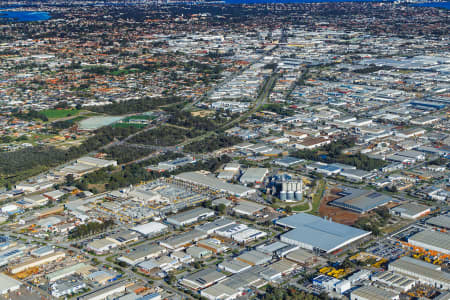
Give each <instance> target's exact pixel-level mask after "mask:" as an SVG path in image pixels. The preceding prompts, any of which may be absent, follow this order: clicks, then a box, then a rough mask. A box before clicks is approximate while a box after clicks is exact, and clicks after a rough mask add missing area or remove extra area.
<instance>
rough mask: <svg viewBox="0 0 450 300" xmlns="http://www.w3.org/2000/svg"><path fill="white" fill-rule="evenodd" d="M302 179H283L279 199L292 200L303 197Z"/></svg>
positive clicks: (299, 199) (298, 199)
mask: <svg viewBox="0 0 450 300" xmlns="http://www.w3.org/2000/svg"><path fill="white" fill-rule="evenodd" d="M302 195H303V181H301V180H299V181H284V182H282V183H281V191H280V200H281V201H287V202H293V201H301V200H302V199H303V196H302Z"/></svg>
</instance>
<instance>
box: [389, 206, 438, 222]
mask: <svg viewBox="0 0 450 300" xmlns="http://www.w3.org/2000/svg"><path fill="white" fill-rule="evenodd" d="M430 212H431V208H430V207H429V206H426V205H422V204H417V203H405V204H401V205H399V206H396V207H394V208H391V214H392V215H394V216H399V217H401V218H405V219H412V220H414V219H418V218H420V217H423V216H425V215H427V214H429V213H430Z"/></svg>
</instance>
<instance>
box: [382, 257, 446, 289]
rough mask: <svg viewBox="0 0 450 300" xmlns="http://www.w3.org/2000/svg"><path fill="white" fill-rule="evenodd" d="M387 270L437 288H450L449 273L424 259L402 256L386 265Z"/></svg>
mask: <svg viewBox="0 0 450 300" xmlns="http://www.w3.org/2000/svg"><path fill="white" fill-rule="evenodd" d="M388 270H389V271H392V272H394V273H399V274H403V275H405V276H407V277H410V278H412V279H415V280H417V281H419V282H420V283H422V284H427V285H432V286H434V287H436V288H439V289H444V290H448V289H450V274H449V273H446V272H443V271H441V267H440V266H438V265H433V264H430V263H427V262H425V261H421V260H418V259H414V258H412V257H407V256H403V257H401V258H399V259H397V260H396V261H394V262H391V263H390V264H389V267H388Z"/></svg>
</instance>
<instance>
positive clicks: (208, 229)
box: [196, 217, 235, 234]
mask: <svg viewBox="0 0 450 300" xmlns="http://www.w3.org/2000/svg"><path fill="white" fill-rule="evenodd" d="M233 224H235V222H234V221H233V220H231V219H228V218H223V217H222V218H220V219H218V220H215V221H213V222H208V223H205V224H202V225H199V226H197V227H196V229H197V230H200V231H203V232H205V233H207V234H213V233H214V232H215V231H216V230H220V229H222V228H224V227H227V226H229V225H233Z"/></svg>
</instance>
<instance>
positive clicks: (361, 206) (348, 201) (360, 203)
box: [330, 187, 393, 212]
mask: <svg viewBox="0 0 450 300" xmlns="http://www.w3.org/2000/svg"><path fill="white" fill-rule="evenodd" d="M339 195H342V196H343V197H341V198H339V199H336V200H333V201H332V202H330V203H331V204H332V205H335V206H339V207H343V208H347V209H350V210H355V211H357V212H366V211H369V210H371V209H374V208H376V207H378V206H381V205H384V204H387V203H388V202H390V201H393V199H392V197H390V196H388V195H385V194H381V193H378V192H374V191H370V190H361V189H355V188H350V187H344V188H343V191H342V192H340V193H339Z"/></svg>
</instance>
